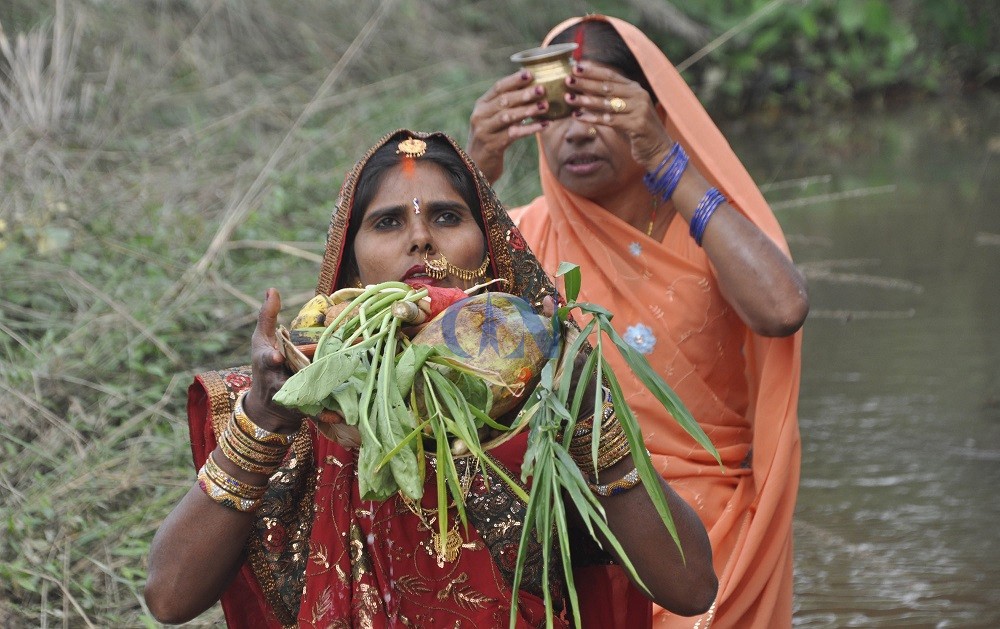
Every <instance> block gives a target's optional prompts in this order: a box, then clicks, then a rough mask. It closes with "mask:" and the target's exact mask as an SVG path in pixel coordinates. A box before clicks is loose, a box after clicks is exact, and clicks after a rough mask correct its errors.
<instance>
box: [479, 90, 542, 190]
mask: <svg viewBox="0 0 1000 629" xmlns="http://www.w3.org/2000/svg"><path fill="white" fill-rule="evenodd" d="M531 82H532V76H531V73H530V72H528V71H527V70H522V71H520V72H517V73H515V74H511V75H509V76H505V77H504V78H502V79H500V80H499V81H497V82H496V83H494V84H493V86H492V87H490V89H489V90H488V91H487V92H486V93H485V94H483V95H482V96H480V97H479V100H477V101H476V106H475V108H474V109H473V110H472V116H471V117H470V118H469V142H468V146H467V148H466V151H467V152H468V153H469V157H471V158H472V159H473V161H475V163H476V164H477V165H478V166H479V168H480V169H481V170H482V171H483V174H484V175H486V178H487V179H488V180H489V181H490V183H495V182H496V180H497V179H499V178H500V175H502V174H503V156H504V153H505V152H506V151H507V147H509V146H510V145H511V144H512V143H513V142H514V141H515V140H519V139H520V138H524V137H527V136H529V135H533V134H535V133H537V132H538V131H541V130H542V129H544V128H545V127H546V126H548V124H549V123H548V121H547V120H537V119H532V120H531V121H529V122H527V123H525V121H526V120H528V119H529V118H532V117H533V116H537V115H538V114H540V113H543V112H545V111H546V110H547V109H548V103H547V102H545V88H543V87H541V86H538V85H532V84H531Z"/></svg>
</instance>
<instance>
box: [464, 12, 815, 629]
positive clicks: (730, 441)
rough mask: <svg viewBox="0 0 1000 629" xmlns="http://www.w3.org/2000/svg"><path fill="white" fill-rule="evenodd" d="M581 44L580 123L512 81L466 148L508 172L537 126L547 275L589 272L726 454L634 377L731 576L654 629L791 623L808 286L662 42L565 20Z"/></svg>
mask: <svg viewBox="0 0 1000 629" xmlns="http://www.w3.org/2000/svg"><path fill="white" fill-rule="evenodd" d="M581 30H582V33H581V32H580V31H581ZM574 41H575V42H577V43H579V44H580V45H581V49H580V50H578V51H577V52H578V53H582V54H579V58H578V60H577V62H576V64H575V66H574V69H573V71H572V73H571V76H570V77H569V78H567V79H566V84H567V89H568V90H569V93H568V94H567V95H566V96H565V99H566V102H567V103H568V104H569V105H570V106H571V108H573V113H572V115H570V116H569V117H567V118H563V119H558V120H545V119H543V118H544V117H542V116H538V114H539V112H544V111H546V110H547V109H548V105H547V103H546V102H545V99H544V98H545V97H544V90H542V89H538V88H535V87H533V86H532V85H531V82H532V77H531V75H530V73H528V72H519V73H515V74H512V75H510V76H508V77H505V78H503V79H501V80H500V81H498V82H497V83H496V84H495V85H494V86H493V87H492V88H491V89H490V90H489V91H488V92H487V93H486V94H485V95H484V96H483V97H482V98H480V99H479V101H477V103H476V108H475V110H474V112H473V115H472V119H471V131H470V138H469V153H470V154H471V155H472V157H473V158H474V159H475V160H476V162H477V163H478V164H480V166H481V167H482V168H483V171H484V173H485V174H486V176H487V177H488V178H490V179H491V180H492V181H495V180H496V179H497V178H498V177H499V176H500V174H501V173H502V170H503V155H504V151H505V150H506V148H507V147H508V146H509V145H510V143H511V142H513V141H515V140H516V139H518V138H521V137H526V136H527V135H531V134H537V137H538V142H539V146H540V157H541V159H540V162H541V163H540V166H539V170H540V176H541V183H542V191H543V196H541V197H539V198H537V199H536V200H535V201H533V202H532V203H531V204H530V205H528V206H527V207H526V208H522V209H520V210H514V211H512V215H513V216H514V217H515V220H516V221H518V225H519V227H520V229H521V232H522V234H523V235H524V237H525V239H526V240H527V242H528V244H529V245H530V246H531V247H532V249H533V250H534V251H535V252H536V255H537V256H538V257H539V259H540V260H541V261H542V264H543V266H544V268H546V269H547V270H550V271H551V270H554V269H556V268H557V266H558V264H559V263H560V262H561V261H570V262H573V263H576V264H579V265H580V266H581V268H582V270H583V277H584V282H583V289H582V291H581V296H580V297H581V299H583V300H586V301H593V302H597V303H603V304H607V305H608V306H609V307H610V308H611V309H612V310H613V311H614V312H615V319H614V323H615V324H616V327H617V328H618V329H619V331H620V332H623V337H624V338H625V339H626V340H627V341H628V342H630V343H631V344H632V345H633V346H634V347H635V348H636V349H638V350H639V351H640V352H642V353H643V354H645V355H646V357H647V358H648V359H649V361H650V363H651V364H652V365H653V367H654V368H656V369H658V370H659V371H660V373H661V374H662V375H663V376H664V378H665V379H666V381H667V382H668V383H669V384H670V385H671V386H672V387H673V388H674V389H675V391H677V393H678V394H679V395H680V397H681V399H682V400H683V401H684V403H685V404H686V405H687V407H688V408H689V409H690V410H691V411H692V413H693V415H694V417H695V418H696V419H697V420H698V422H699V423H700V424H701V426H702V428H703V429H704V430H705V432H706V433H707V434H708V436H709V437H710V438H711V439H712V441H713V442H714V444H715V446H716V448H718V450H719V453H720V455H721V457H722V465H721V466H720V465H719V464H718V463H717V462H715V461H714V460H713V459H712V458H711V457H709V456H707V455H706V453H705V452H704V450H702V449H700V448H699V447H698V446H697V445H696V444H695V443H694V442H693V441H692V440H691V439H690V438H689V437H687V436H686V435H684V434H683V433H682V432H681V431H680V430H679V429H678V428H677V425H676V423H675V422H673V421H672V420H671V419H670V418H669V417H667V416H665V411H664V410H663V408H662V407H661V406H659V405H658V403H657V402H656V400H654V399H653V397H652V396H651V395H649V393H648V391H646V390H645V388H644V387H643V386H642V385H641V383H639V381H638V380H637V379H631V382H628V381H629V380H630V379H629V378H627V377H623V378H622V380H623V383H622V384H623V386H624V387H628V389H627V397H628V401H629V404H630V405H631V407H632V408H633V409H634V410H635V412H636V415H637V417H638V418H639V421H640V423H641V425H642V428H643V431H644V435H645V441H646V446H647V448H648V449H649V450H650V452H651V453H652V457H653V461H654V463H655V464H656V465H657V467H658V469H659V471H660V473H661V474H662V476H663V477H664V478H665V479H666V480H668V481H669V482H670V485H671V486H672V487H675V488H676V489H677V491H678V492H679V493H680V494H681V495H682V496H683V497H684V498H685V499H686V501H687V502H688V503H689V504H691V505H693V506H694V507H695V510H696V511H697V513H698V515H699V516H700V517H701V519H702V521H703V522H704V524H705V526H706V528H707V529H708V531H709V536H710V539H711V542H712V548H713V559H714V562H715V569H716V573H717V574H718V575H719V579H720V584H719V593H718V596H717V598H716V601H715V603H714V605H713V606H712V607H711V609H710V610H709V611H708V612H706V613H705V614H704V615H701V616H699V617H698V618H696V619H691V618H681V617H678V616H676V615H673V614H670V613H669V612H667V611H666V610H663V609H661V608H654V614H655V615H654V626H656V627H692V626H693V627H699V628H704V627H708V626H710V625H711V626H714V627H738V628H740V629H744V628H748V627H758V628H762V629H763V628H768V629H769V628H772V627H788V626H790V625H791V616H792V514H793V511H794V508H795V498H796V493H797V489H798V480H799V460H800V445H799V430H798V419H797V400H798V388H799V369H800V332H799V329H800V327H801V325H802V323H803V322H804V320H805V317H806V314H807V312H808V298H807V295H806V287H805V282H804V279H803V277H802V275H801V274H800V273H799V272H798V270H797V269H796V268H795V267H794V265H793V264H792V261H791V258H790V256H789V252H788V247H787V244H786V242H785V239H784V237H783V235H782V232H781V229H780V227H779V225H778V223H777V221H776V220H775V218H774V215H773V214H772V212H771V210H770V208H769V207H768V205H767V203H766V201H765V200H764V198H763V197H762V195H761V194H760V192H759V190H758V188H757V187H756V185H755V184H754V182H753V181H752V180H751V178H750V176H749V175H748V173H747V171H746V169H745V168H744V167H743V165H742V164H741V163H740V161H739V159H738V158H737V157H736V156H735V155H734V154H733V151H732V149H731V148H730V147H729V144H728V143H727V142H726V140H725V138H724V137H723V136H722V135H721V133H720V132H719V130H718V129H717V128H716V126H715V125H714V124H713V123H712V121H711V119H710V118H709V116H708V114H707V113H706V112H705V110H704V108H703V107H702V106H701V105H700V103H699V102H698V101H697V99H696V97H695V96H694V94H693V92H692V91H691V90H690V89H689V88H688V86H687V85H686V84H685V82H684V80H683V79H682V78H681V77H680V75H679V74H678V72H677V71H676V69H675V68H674V67H673V65H671V63H670V61H669V60H668V59H667V58H666V57H665V56H664V55H663V53H662V52H661V51H660V50H659V49H658V48H657V47H656V45H655V44H653V43H652V42H651V41H650V40H649V39H648V38H647V37H646V36H645V35H644V34H643V33H642V32H641V31H640V30H639V29H637V28H636V27H634V26H633V25H631V24H628V23H626V22H623V21H621V20H618V19H615V18H611V17H605V16H599V15H589V16H586V17H584V18H576V19H572V20H568V21H566V22H564V23H562V24H559V25H558V26H556V27H555V28H554V29H553V30H552V31H551V32H550V34H549V35H548V36H547V37H546V40H545V43H546V44H550V43H557V42H574ZM609 360H611V362H612V364H613V365H614V367H615V369H616V372H617V373H620V374H622V375H623V376H624V374H625V368H624V365H623V364H622V362H621V361H619V360H618V359H617V357H616V356H614V357H612V356H609Z"/></svg>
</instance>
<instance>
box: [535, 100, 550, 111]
mask: <svg viewBox="0 0 1000 629" xmlns="http://www.w3.org/2000/svg"><path fill="white" fill-rule="evenodd" d="M535 107H538V110H539V111H542V110H544V109H545V108H546V107H548V103H546V102H545V101H544V100H540V101H538V102H537V103H535Z"/></svg>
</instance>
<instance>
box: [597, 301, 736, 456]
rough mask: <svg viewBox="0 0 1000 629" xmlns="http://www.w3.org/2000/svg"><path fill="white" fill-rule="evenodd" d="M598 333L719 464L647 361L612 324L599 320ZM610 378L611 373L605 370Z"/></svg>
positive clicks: (695, 425) (695, 424) (681, 404)
mask: <svg viewBox="0 0 1000 629" xmlns="http://www.w3.org/2000/svg"><path fill="white" fill-rule="evenodd" d="M599 325H600V326H601V331H602V332H604V333H605V334H607V335H608V338H610V339H611V341H612V342H613V343H614V344H615V347H617V348H618V352H619V353H620V354H621V355H622V358H624V359H625V362H626V363H628V366H629V367H631V368H632V371H633V372H634V373H635V375H636V376H638V377H639V380H641V381H642V383H643V384H644V385H646V388H648V389H649V391H650V393H652V394H653V395H654V396H655V397H656V399H657V400H659V401H660V403H661V404H663V407H664V408H665V409H667V411H668V412H669V413H670V414H671V415H672V416H673V418H674V419H675V420H676V421H677V423H678V424H680V426H681V428H683V429H684V431H685V432H686V433H688V434H689V435H691V437H692V438H693V439H694V440H695V441H697V442H698V443H699V444H700V445H701V446H702V447H703V448H705V449H706V450H707V451H708V452H709V453H710V454H711V455H712V456H713V457H715V460H716V461H718V462H719V465H722V460H721V459H720V458H719V453H718V452H717V451H716V449H715V446H714V445H712V441H711V439H709V438H708V435H706V434H705V431H704V430H702V428H701V426H700V425H699V424H698V422H697V421H695V419H694V417H693V416H692V415H691V411H689V410H688V409H687V407H686V406H685V405H684V402H682V401H681V399H680V398H679V397H677V394H676V393H675V392H674V390H673V389H671V388H670V385H668V384H667V383H666V382H665V381H664V380H663V378H662V377H660V374H658V373H657V372H656V371H654V370H653V368H652V367H651V366H650V365H649V361H647V360H646V357H645V356H643V355H642V354H640V353H639V352H638V351H637V350H636V349H635V348H634V347H632V346H631V345H629V344H628V343H626V342H625V341H624V340H623V339H622V337H621V336H619V335H618V332H616V331H615V329H614V328H613V327H612V326H611V323H610V322H609V321H608V320H607V319H604V318H600V324H599ZM608 374H609V377H610V374H611V372H610V370H608ZM619 399H620V400H621V404H623V405H625V406H627V404H625V402H624V397H622V396H621V392H620V391H619ZM615 408H616V409H617V408H618V402H617V401H616V402H615Z"/></svg>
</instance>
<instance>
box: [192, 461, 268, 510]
mask: <svg viewBox="0 0 1000 629" xmlns="http://www.w3.org/2000/svg"><path fill="white" fill-rule="evenodd" d="M204 470H205V473H206V474H207V475H208V477H209V478H211V479H212V480H213V481H215V484H216V485H219V486H220V487H222V488H224V489H225V490H226V491H228V492H229V493H231V494H233V495H234V496H239V497H240V498H247V499H257V498H261V497H263V496H264V494H265V493H266V492H267V485H266V484H264V485H251V484H250V483H244V482H243V481H241V480H240V479H238V478H236V477H235V476H233V475H232V474H230V473H229V472H227V471H226V470H224V469H222V468H221V467H219V464H218V463H216V461H215V453H214V452H212V453H210V454H209V455H208V459H206V460H205V466H204Z"/></svg>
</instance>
